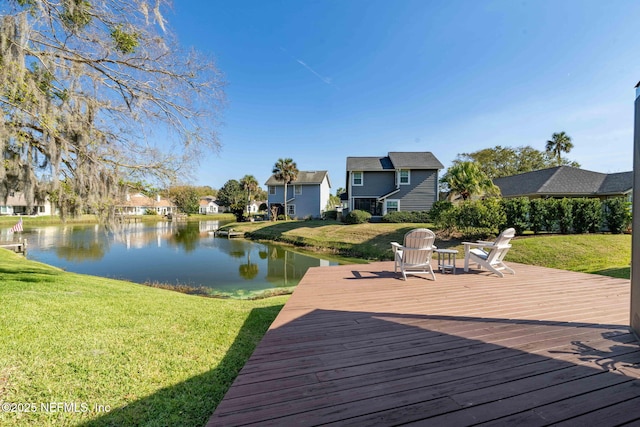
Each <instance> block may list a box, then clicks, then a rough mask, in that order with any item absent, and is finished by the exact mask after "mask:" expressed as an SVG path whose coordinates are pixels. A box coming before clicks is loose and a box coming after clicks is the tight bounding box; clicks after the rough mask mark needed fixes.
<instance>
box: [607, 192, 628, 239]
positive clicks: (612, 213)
mask: <svg viewBox="0 0 640 427" xmlns="http://www.w3.org/2000/svg"><path fill="white" fill-rule="evenodd" d="M603 205H604V220H605V222H606V224H607V227H608V228H609V231H610V232H612V233H616V234H620V233H623V232H624V231H625V230H626V229H627V227H628V226H629V224H630V223H631V206H630V205H631V203H629V202H627V201H626V200H624V199H623V198H622V197H616V198H615V199H607V200H605V201H604V202H603Z"/></svg>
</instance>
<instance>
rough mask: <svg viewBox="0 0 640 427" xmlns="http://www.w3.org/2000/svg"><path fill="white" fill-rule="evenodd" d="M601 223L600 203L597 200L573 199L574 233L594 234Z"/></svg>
mask: <svg viewBox="0 0 640 427" xmlns="http://www.w3.org/2000/svg"><path fill="white" fill-rule="evenodd" d="M601 222H602V203H600V200H598V199H592V198H586V197H583V198H580V199H573V229H574V231H575V232H576V233H579V234H582V233H595V232H597V231H598V230H600V224H601Z"/></svg>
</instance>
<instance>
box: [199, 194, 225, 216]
mask: <svg viewBox="0 0 640 427" xmlns="http://www.w3.org/2000/svg"><path fill="white" fill-rule="evenodd" d="M199 212H200V213H201V214H203V215H211V214H217V213H219V212H222V209H221V207H220V205H218V203H216V198H215V197H213V196H205V197H202V198H201V199H200V207H199Z"/></svg>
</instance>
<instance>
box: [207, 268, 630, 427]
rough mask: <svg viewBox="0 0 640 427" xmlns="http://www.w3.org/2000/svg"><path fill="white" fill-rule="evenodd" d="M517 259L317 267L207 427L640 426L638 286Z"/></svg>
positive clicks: (302, 283) (275, 322)
mask: <svg viewBox="0 0 640 427" xmlns="http://www.w3.org/2000/svg"><path fill="white" fill-rule="evenodd" d="M434 262H435V261H434ZM508 264H509V265H510V266H512V267H514V269H515V270H516V276H510V275H506V276H505V278H503V279H500V278H497V277H495V276H491V275H488V273H486V272H478V271H475V272H474V271H470V272H469V273H463V272H462V269H461V268H458V274H456V275H452V274H440V273H436V278H437V280H436V281H431V280H428V279H425V278H422V277H413V276H410V277H409V280H407V281H406V282H405V281H402V280H398V279H397V278H396V276H395V275H394V274H393V263H390V262H381V263H373V264H368V265H347V266H338V267H315V268H312V269H310V270H309V271H308V272H307V274H306V275H305V277H304V278H303V280H302V281H301V283H300V284H299V285H298V287H297V288H296V290H295V292H294V294H293V295H292V296H291V298H290V299H289V301H288V302H287V304H286V306H285V307H284V308H283V310H282V311H281V313H280V314H279V315H278V317H277V318H276V320H275V321H274V323H273V324H272V325H271V328H270V329H269V331H268V332H267V334H266V335H265V337H264V338H263V340H262V341H261V342H260V344H259V346H258V347H257V349H256V351H255V352H254V354H253V355H252V357H251V358H250V360H249V361H248V363H247V364H246V365H245V367H244V368H243V369H242V371H241V372H240V375H239V376H238V377H237V379H236V381H235V382H234V384H233V385H232V387H231V388H230V389H229V391H228V393H227V394H226V396H225V398H224V399H223V401H222V402H221V403H220V405H218V408H217V409H216V411H215V413H214V414H213V415H212V417H211V418H210V420H209V423H208V426H236V425H248V424H259V425H261V426H264V425H280V426H282V425H287V426H289V425H303V426H311V425H319V424H323V425H324V424H335V425H354V426H368V425H385V426H386V425H398V424H418V425H429V426H447V427H448V426H468V425H476V424H489V425H518V424H519V425H527V426H529V425H532V426H538V425H540V426H542V425H549V424H554V425H567V426H573V425H575V426H609V425H610V426H613V425H621V424H625V423H631V424H636V425H638V424H640V346H639V345H638V342H637V341H636V340H635V339H634V337H633V336H632V335H631V334H630V333H629V329H628V327H627V325H628V323H629V305H630V302H629V291H630V290H629V287H630V285H629V281H628V280H622V279H612V278H609V277H604V276H597V275H588V274H582V273H571V272H567V271H561V270H553V269H546V268H540V267H533V266H526V265H520V264H515V263H508ZM461 266H462V264H461V263H460V260H458V267H461Z"/></svg>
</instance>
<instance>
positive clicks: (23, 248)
mask: <svg viewBox="0 0 640 427" xmlns="http://www.w3.org/2000/svg"><path fill="white" fill-rule="evenodd" d="M0 248H3V249H8V250H10V251H13V252H16V253H19V254H24V253H26V252H27V239H23V240H22V242H15V243H2V244H0Z"/></svg>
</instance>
